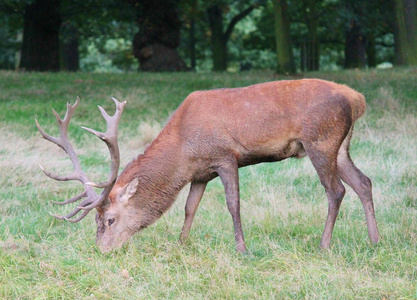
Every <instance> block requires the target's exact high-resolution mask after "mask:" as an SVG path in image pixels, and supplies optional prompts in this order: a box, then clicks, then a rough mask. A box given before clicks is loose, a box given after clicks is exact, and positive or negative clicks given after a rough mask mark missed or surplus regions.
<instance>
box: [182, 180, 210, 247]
mask: <svg viewBox="0 0 417 300" xmlns="http://www.w3.org/2000/svg"><path fill="white" fill-rule="evenodd" d="M206 186H207V182H192V183H191V187H190V192H189V194H188V197H187V202H186V204H185V220H184V226H183V227H182V231H181V235H180V241H185V240H186V239H187V238H188V234H189V232H190V228H191V224H192V223H193V219H194V216H195V212H196V211H197V208H198V205H199V204H200V200H201V198H202V197H203V193H204V190H205V189H206Z"/></svg>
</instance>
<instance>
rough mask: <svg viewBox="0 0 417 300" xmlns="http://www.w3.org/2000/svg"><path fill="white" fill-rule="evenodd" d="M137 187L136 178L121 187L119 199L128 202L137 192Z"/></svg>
mask: <svg viewBox="0 0 417 300" xmlns="http://www.w3.org/2000/svg"><path fill="white" fill-rule="evenodd" d="M137 188H138V179H137V178H134V179H133V180H132V181H131V182H129V183H128V184H126V185H125V186H123V187H122V188H121V189H120V191H119V192H118V195H117V201H119V202H125V203H127V201H128V200H129V199H130V198H131V197H132V196H133V195H134V194H135V193H136V190H137Z"/></svg>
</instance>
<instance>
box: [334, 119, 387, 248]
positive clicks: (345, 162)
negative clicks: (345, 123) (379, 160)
mask: <svg viewBox="0 0 417 300" xmlns="http://www.w3.org/2000/svg"><path fill="white" fill-rule="evenodd" d="M352 129H353V127H352V128H351V130H350V131H349V134H348V135H347V137H346V138H345V140H344V141H343V143H342V146H341V147H340V149H339V153H338V156H337V170H338V173H339V176H340V178H342V180H343V181H344V182H346V183H347V184H348V185H349V186H350V187H351V188H352V189H353V190H354V191H355V193H356V194H358V196H359V198H360V199H361V201H362V205H363V208H364V210H365V217H366V224H367V227H368V235H369V239H370V240H371V242H373V243H377V242H378V241H379V233H378V227H377V225H376V219H375V210H374V203H373V200H372V182H371V180H370V179H369V178H368V177H366V176H365V175H364V174H363V173H362V172H361V171H360V170H359V169H358V168H357V167H356V166H355V165H354V164H353V162H352V160H351V158H350V155H349V142H350V138H351V136H352Z"/></svg>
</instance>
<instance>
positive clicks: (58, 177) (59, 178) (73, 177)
mask: <svg viewBox="0 0 417 300" xmlns="http://www.w3.org/2000/svg"><path fill="white" fill-rule="evenodd" d="M39 167H40V168H41V170H42V172H43V173H44V174H45V175H46V176H48V177H49V178H52V179H55V180H57V181H70V180H78V181H81V178H80V176H78V175H77V173H76V172H74V173H72V174H71V175H68V176H61V175H57V174H54V173H52V172H48V171H46V170H45V169H44V168H43V167H42V166H41V165H39Z"/></svg>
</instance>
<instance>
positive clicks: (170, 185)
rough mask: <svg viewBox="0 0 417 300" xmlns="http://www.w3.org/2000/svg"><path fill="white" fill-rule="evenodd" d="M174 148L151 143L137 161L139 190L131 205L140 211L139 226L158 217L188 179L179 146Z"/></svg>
mask: <svg viewBox="0 0 417 300" xmlns="http://www.w3.org/2000/svg"><path fill="white" fill-rule="evenodd" d="M158 148H160V147H158ZM175 148H176V147H173V145H172V144H171V145H169V147H163V149H165V150H163V151H161V150H160V149H159V150H158V149H153V148H152V145H151V146H150V147H149V149H148V150H147V151H145V154H144V155H142V156H141V157H139V158H138V160H137V162H136V163H137V166H138V168H137V170H136V171H137V172H136V174H135V177H137V178H138V190H137V193H136V195H135V197H136V199H137V200H136V201H135V203H134V206H135V208H136V209H137V210H138V211H140V214H141V215H142V217H141V219H142V220H141V224H142V225H141V227H146V226H148V225H150V224H152V223H153V222H154V221H156V220H157V219H158V218H159V217H161V215H162V214H163V213H164V212H166V211H167V210H168V209H169V208H170V207H171V206H172V204H173V203H174V202H175V200H176V198H177V196H178V193H179V192H180V190H181V189H182V188H183V187H184V186H185V185H186V184H187V183H188V182H189V181H190V179H189V178H188V177H187V171H186V170H185V169H184V164H182V163H181V161H182V160H181V150H180V149H175Z"/></svg>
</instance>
